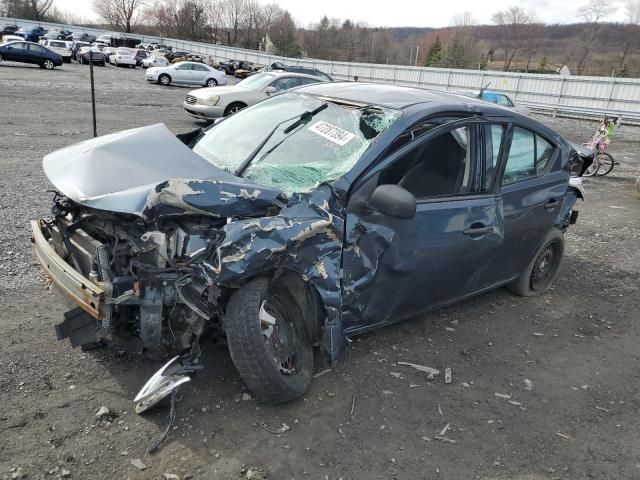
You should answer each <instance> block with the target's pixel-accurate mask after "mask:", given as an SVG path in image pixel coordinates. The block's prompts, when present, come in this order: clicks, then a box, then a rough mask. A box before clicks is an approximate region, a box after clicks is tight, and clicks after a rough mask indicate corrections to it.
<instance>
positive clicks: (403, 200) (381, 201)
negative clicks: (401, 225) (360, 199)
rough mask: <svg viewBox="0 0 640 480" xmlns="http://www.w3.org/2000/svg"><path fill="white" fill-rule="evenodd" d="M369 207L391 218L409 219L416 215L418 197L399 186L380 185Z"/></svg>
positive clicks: (373, 194) (368, 204)
mask: <svg viewBox="0 0 640 480" xmlns="http://www.w3.org/2000/svg"><path fill="white" fill-rule="evenodd" d="M367 207H369V208H370V209H371V210H374V211H376V212H379V213H382V214H383V215H388V216H389V217H394V218H401V219H409V218H413V217H414V216H415V215H416V197H414V196H413V195H412V194H411V193H410V192H408V191H407V190H405V189H404V188H402V187H400V186H399V185H378V187H376V189H375V190H374V191H373V193H372V194H371V196H370V197H369V200H367Z"/></svg>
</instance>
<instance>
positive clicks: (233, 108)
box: [224, 102, 246, 117]
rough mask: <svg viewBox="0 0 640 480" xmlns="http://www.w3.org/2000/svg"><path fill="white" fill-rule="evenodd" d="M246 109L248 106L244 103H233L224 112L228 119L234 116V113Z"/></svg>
mask: <svg viewBox="0 0 640 480" xmlns="http://www.w3.org/2000/svg"><path fill="white" fill-rule="evenodd" d="M244 107H246V105H245V104H244V103H241V102H233V103H232V104H230V105H229V106H227V108H225V110H224V116H225V117H228V116H229V115H233V114H234V113H238V112H239V111H240V110H242V109H243V108H244Z"/></svg>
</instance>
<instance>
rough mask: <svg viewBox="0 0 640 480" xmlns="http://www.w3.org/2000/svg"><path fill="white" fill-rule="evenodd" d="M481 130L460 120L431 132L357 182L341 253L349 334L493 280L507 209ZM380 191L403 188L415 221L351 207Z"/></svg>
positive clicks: (471, 291)
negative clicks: (387, 186) (410, 196)
mask: <svg viewBox="0 0 640 480" xmlns="http://www.w3.org/2000/svg"><path fill="white" fill-rule="evenodd" d="M481 125H482V123H479V122H478V121H457V122H455V125H452V124H449V125H445V126H441V127H437V128H434V129H433V130H431V131H430V132H428V133H426V134H424V135H423V138H420V139H418V140H415V141H413V142H411V143H409V144H408V145H405V146H404V147H401V148H400V149H399V150H397V151H396V152H394V153H392V154H391V155H389V156H388V157H387V158H385V159H384V160H383V161H382V162H380V163H379V164H377V165H376V166H375V167H373V168H372V169H371V170H370V171H369V172H367V173H366V174H365V175H364V176H363V177H362V178H361V179H359V180H358V182H356V184H355V185H354V192H353V193H352V194H351V199H350V202H349V204H348V208H347V211H348V213H347V217H346V228H345V231H346V236H345V246H344V251H343V252H344V253H343V272H344V274H343V317H342V318H343V322H344V327H345V330H346V331H347V333H356V332H358V331H362V330H366V329H369V328H373V327H377V326H380V325H383V324H385V323H390V322H393V321H396V320H399V319H402V318H406V317H410V316H413V315H416V314H417V313H420V312H421V311H424V310H426V309H430V308H435V307H437V306H439V305H442V304H445V303H448V302H451V301H454V300H457V299H460V298H463V297H465V296H468V295H471V294H474V293H477V292H479V291H482V290H485V289H488V288H490V287H492V286H494V285H495V284H496V283H497V281H498V277H497V276H496V275H495V272H494V270H493V264H494V262H495V261H496V258H497V257H498V256H500V255H501V249H502V245H503V223H502V202H501V198H500V195H499V193H494V190H493V188H494V179H495V176H496V171H495V169H488V168H487V167H488V165H487V164H486V162H485V160H484V151H483V148H484V147H483V144H482V135H481V133H482V130H481ZM382 184H397V185H399V186H401V187H403V188H404V189H405V190H407V191H409V192H410V193H412V194H413V195H414V196H415V197H416V203H417V206H416V215H415V217H414V218H412V219H408V220H403V219H397V218H391V217H389V216H386V215H384V214H381V213H378V212H374V211H371V210H367V209H363V210H362V211H357V210H353V209H352V208H351V205H354V204H355V205H357V204H358V203H357V202H355V201H354V200H353V199H354V198H357V195H359V194H360V195H363V196H365V197H366V198H368V195H370V192H371V191H373V189H375V187H376V186H378V185H382ZM359 192H362V193H359ZM352 201H353V203H352ZM354 208H355V207H354Z"/></svg>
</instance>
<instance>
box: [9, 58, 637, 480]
mask: <svg viewBox="0 0 640 480" xmlns="http://www.w3.org/2000/svg"><path fill="white" fill-rule="evenodd" d="M96 77H97V79H96V88H97V101H98V131H99V133H100V134H105V133H110V132H114V131H118V130H122V129H126V128H132V127H137V126H142V125H148V124H151V123H156V122H164V123H166V124H167V125H168V126H169V128H171V129H172V130H173V131H175V132H184V131H187V130H189V129H192V128H194V126H196V124H195V123H194V122H193V121H192V120H191V119H190V118H188V117H186V116H185V115H184V114H183V113H182V108H181V101H182V99H183V97H184V95H185V94H186V92H187V91H188V90H189V89H188V88H179V87H170V88H162V87H160V86H158V85H151V84H147V83H146V82H145V80H144V76H143V73H142V72H141V71H140V70H139V69H137V70H135V71H134V70H126V69H116V68H113V67H105V68H100V67H96ZM88 83H89V82H88V67H82V66H79V65H77V64H72V65H64V66H63V67H62V68H60V69H57V70H54V71H52V72H48V71H42V70H40V69H39V68H37V67H29V66H18V65H15V64H14V65H11V64H3V65H2V66H0V92H2V93H1V94H0V95H1V97H2V98H1V100H2V101H1V102H0V127H1V128H0V164H1V171H2V175H1V176H0V212H1V215H0V303H1V304H2V306H3V308H2V310H1V311H0V327H1V329H2V332H3V335H2V336H1V337H0V479H4V478H7V479H10V478H11V479H13V478H43V479H44V478H47V479H49V478H58V477H65V478H67V477H68V478H77V479H102V478H129V479H132V480H133V479H157V478H163V477H162V475H163V474H165V473H172V474H175V475H178V476H179V477H180V478H202V479H211V478H216V479H217V478H221V479H227V478H241V477H242V476H244V477H245V478H246V476H247V475H246V474H243V473H241V472H243V471H244V470H246V469H247V468H250V469H251V472H252V473H251V475H253V478H266V477H267V476H270V478H274V479H293V478H296V479H299V478H314V479H338V478H343V479H355V478H366V479H368V478H383V479H391V478H398V479H461V478H478V479H519V480H539V479H584V478H594V479H637V478H640V453H639V452H640V429H639V428H638V427H640V425H639V424H640V421H639V420H638V409H639V407H640V393H639V391H640V390H639V382H638V380H639V373H638V372H639V371H640V370H639V369H638V367H639V366H640V365H639V362H638V357H639V352H640V351H639V350H638V328H637V322H638V305H639V300H640V293H639V290H638V288H637V287H638V280H639V277H640V275H639V272H640V249H639V248H638V246H639V245H640V208H639V207H640V199H639V198H638V196H637V194H636V193H635V190H634V186H633V183H634V181H635V178H636V177H637V176H638V175H640V155H639V153H638V152H639V151H640V149H639V147H640V135H639V133H640V131H639V130H638V129H635V128H632V127H623V128H621V129H620V130H619V134H618V136H617V137H616V139H615V141H614V143H613V145H612V146H611V149H610V151H611V153H612V154H613V155H614V156H615V157H616V159H617V160H619V161H620V162H621V165H619V166H616V168H615V170H614V171H613V172H612V173H611V174H610V175H609V176H607V177H604V178H594V179H586V180H585V186H586V188H587V200H586V202H585V203H584V204H582V205H581V206H580V208H581V213H580V217H579V220H578V224H577V225H575V226H574V227H572V228H571V230H570V231H569V233H568V234H567V252H566V259H565V262H564V265H563V269H562V273H561V275H560V278H559V280H558V282H557V284H556V286H555V288H554V289H553V290H552V291H551V292H550V293H549V294H547V295H545V296H543V297H541V298H528V299H522V298H516V297H514V296H512V295H510V294H508V293H507V292H506V291H504V290H498V291H495V292H491V293H488V294H485V295H482V296H480V297H477V298H474V299H472V300H469V301H466V302H463V303H461V304H458V305H455V306H453V307H450V308H446V309H442V310H439V311H437V312H434V313H431V314H429V315H424V316H422V317H420V318H416V319H415V320H413V321H409V322H404V323H402V324H398V325H395V326H392V327H388V328H385V329H383V330H379V331H377V332H375V333H372V334H368V335H365V336H362V337H359V338H357V339H356V341H354V342H353V344H352V345H351V346H350V348H349V349H348V353H347V355H346V357H345V359H344V361H343V362H342V363H341V364H340V365H338V367H337V368H336V369H334V370H332V371H330V372H327V373H324V374H322V375H321V376H319V378H316V379H315V380H314V382H313V384H312V386H311V388H310V390H309V392H308V393H307V395H306V396H305V397H304V398H303V399H301V400H299V401H296V402H293V403H290V404H287V405H283V406H279V407H267V406H264V405H260V404H258V403H257V402H255V401H254V400H252V399H250V397H249V396H248V395H245V396H243V394H244V393H245V389H244V387H243V384H242V382H241V380H240V379H239V377H238V375H237V373H236V371H235V369H234V367H233V365H232V363H231V360H230V358H229V355H228V352H227V351H226V350H225V349H224V348H223V347H220V346H217V345H213V344H210V343H206V342H205V344H204V345H203V349H204V352H205V363H206V369H205V370H204V371H203V372H202V373H201V374H200V375H198V376H197V378H195V379H194V381H193V382H192V383H191V384H189V385H187V386H186V388H184V389H183V395H184V398H183V399H182V401H181V402H180V403H179V404H178V417H177V421H176V428H175V429H174V430H172V431H171V432H170V435H169V438H168V440H167V442H166V443H165V444H164V445H163V447H162V448H161V449H160V450H159V452H157V453H155V454H147V453H146V449H147V448H148V447H149V446H150V445H151V444H152V443H153V441H154V440H155V439H157V438H158V437H159V435H160V434H161V432H162V431H163V429H164V427H165V425H166V415H167V413H168V412H167V410H166V409H164V408H160V409H157V410H156V411H155V412H153V413H151V414H149V415H145V416H138V415H136V414H135V413H134V412H133V411H132V406H133V405H132V401H131V400H132V398H133V396H134V395H135V393H136V392H137V391H138V389H139V388H140V386H141V385H142V384H143V383H144V381H145V380H146V379H147V378H148V376H149V375H150V374H151V373H152V372H153V371H155V369H156V368H157V367H158V363H157V362H152V361H149V360H145V359H141V358H138V357H136V356H129V355H126V354H122V353H121V352H117V351H112V350H110V349H105V350H100V351H94V352H81V351H79V350H74V349H71V347H70V346H69V345H68V344H67V343H66V342H57V341H56V340H55V335H54V333H53V325H54V324H55V323H57V322H59V321H60V319H61V315H62V313H63V312H64V311H65V309H66V308H65V305H64V302H63V300H62V298H61V297H60V296H59V295H58V294H57V293H56V292H55V291H51V290H47V288H46V287H45V285H44V279H43V276H42V273H41V270H40V269H39V268H38V267H37V265H35V264H34V261H33V258H32V257H31V253H30V247H29V240H28V229H27V226H28V220H30V219H33V218H38V217H39V216H42V215H46V214H47V212H48V209H49V204H50V196H51V195H50V194H49V193H47V189H48V188H49V185H48V182H47V179H46V178H45V176H44V175H43V173H42V169H41V159H42V157H43V155H45V154H47V153H49V152H51V151H53V150H55V149H58V148H61V147H64V146H66V145H70V144H73V143H76V142H79V141H81V140H84V139H87V138H90V137H91V134H92V131H91V116H90V115H91V104H90V94H89V90H88ZM541 120H542V121H544V122H545V123H548V124H550V125H551V126H552V127H554V128H556V129H557V130H558V131H560V132H561V133H563V134H564V135H565V136H566V137H567V138H569V139H571V140H574V141H583V140H584V139H585V138H586V137H588V136H589V134H590V133H591V132H592V131H593V130H594V129H595V124H594V123H593V122H581V121H576V120H567V119H551V118H548V117H541ZM402 361H404V362H413V363H418V364H422V365H429V366H432V367H435V368H442V367H450V368H451V369H452V371H453V382H452V383H451V384H450V385H445V384H444V383H442V380H441V379H440V378H436V379H435V380H429V379H428V378H427V377H425V375H424V374H422V373H420V372H418V371H415V370H413V369H411V368H408V367H406V366H403V365H400V364H398V362H402ZM496 393H498V394H504V395H500V396H497V395H496ZM507 396H510V398H506V397H507ZM101 406H106V407H108V408H109V409H110V412H111V415H110V416H108V417H103V419H101V420H100V419H97V418H96V416H95V413H96V411H97V410H98V408H99V407H101ZM260 424H264V425H267V426H268V428H269V429H271V430H274V431H275V430H276V429H278V428H281V427H282V424H286V425H287V426H288V427H290V429H289V430H287V431H286V432H283V433H279V434H274V433H269V432H268V431H266V430H265V429H264V428H260ZM447 425H448V427H446V426H447ZM441 432H444V433H441ZM439 436H440V437H444V438H447V439H450V440H451V441H442V440H438V439H437V438H436V437H439ZM454 442H455V443H454ZM138 461H139V462H141V463H142V464H140V463H138ZM136 465H137V466H136ZM143 466H144V467H146V468H144V469H142V470H141V469H140V468H139V467H143ZM251 475H249V476H251ZM174 478H175V477H174Z"/></svg>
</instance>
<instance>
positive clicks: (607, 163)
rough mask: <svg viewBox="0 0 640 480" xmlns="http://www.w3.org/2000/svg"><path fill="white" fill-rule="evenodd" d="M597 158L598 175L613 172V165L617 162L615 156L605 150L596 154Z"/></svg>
mask: <svg viewBox="0 0 640 480" xmlns="http://www.w3.org/2000/svg"><path fill="white" fill-rule="evenodd" d="M596 158H597V160H598V171H597V175H599V176H605V175H607V174H609V173H611V170H613V165H614V164H615V162H614V160H613V157H612V156H611V155H609V154H608V153H604V152H603V153H599V154H598V155H596Z"/></svg>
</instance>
